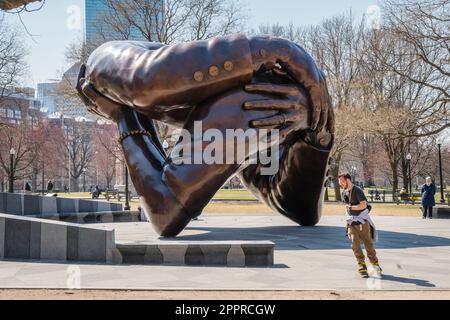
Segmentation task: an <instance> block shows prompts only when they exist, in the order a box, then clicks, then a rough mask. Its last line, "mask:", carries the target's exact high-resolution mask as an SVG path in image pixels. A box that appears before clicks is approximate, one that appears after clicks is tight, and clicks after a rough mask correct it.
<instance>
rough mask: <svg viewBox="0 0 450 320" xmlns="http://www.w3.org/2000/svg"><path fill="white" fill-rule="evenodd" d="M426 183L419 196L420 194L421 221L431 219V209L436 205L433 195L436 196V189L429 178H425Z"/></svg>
mask: <svg viewBox="0 0 450 320" xmlns="http://www.w3.org/2000/svg"><path fill="white" fill-rule="evenodd" d="M425 181H426V183H425V184H424V185H423V186H422V190H421V194H422V207H423V216H422V219H425V218H426V217H427V212H428V218H430V219H432V218H433V207H434V206H435V205H436V202H435V200H434V195H435V194H436V187H435V186H434V184H433V181H432V180H431V177H426V180H425Z"/></svg>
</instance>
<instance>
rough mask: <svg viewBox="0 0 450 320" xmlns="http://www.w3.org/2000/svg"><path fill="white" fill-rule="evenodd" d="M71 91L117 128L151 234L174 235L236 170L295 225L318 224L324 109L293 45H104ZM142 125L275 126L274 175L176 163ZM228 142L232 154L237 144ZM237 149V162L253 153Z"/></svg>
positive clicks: (237, 40) (323, 95) (311, 73)
mask: <svg viewBox="0 0 450 320" xmlns="http://www.w3.org/2000/svg"><path fill="white" fill-rule="evenodd" d="M219 66H223V69H222V70H221V68H220V67H219ZM77 89H78V91H79V92H80V94H81V95H82V98H83V101H84V102H85V103H86V104H87V106H88V108H89V110H90V111H92V112H94V113H96V114H98V115H101V116H104V117H107V118H109V119H112V120H114V121H116V122H117V124H118V128H119V132H120V133H121V135H122V136H124V137H125V138H124V139H122V147H123V152H124V156H125V159H126V163H127V166H128V168H129V172H130V175H131V179H132V181H133V183H134V186H135V188H136V191H137V192H138V194H139V195H140V198H141V203H142V206H143V208H144V210H145V212H146V213H147V215H148V216H149V218H150V220H151V222H152V224H153V225H154V227H155V229H156V230H157V231H158V232H159V233H160V234H161V235H163V236H175V235H177V234H178V233H179V232H181V231H182V230H183V228H184V227H185V226H186V225H187V224H188V223H189V221H190V219H192V218H193V217H196V216H198V215H199V214H201V211H202V210H203V208H204V207H205V206H206V204H207V203H208V202H209V201H210V199H211V198H212V197H213V195H214V194H215V193H216V191H217V190H218V189H219V188H220V187H221V186H222V185H223V184H224V183H225V182H226V181H227V179H228V178H229V177H231V176H232V175H234V174H236V173H239V174H240V176H241V178H242V180H243V182H244V183H245V184H246V186H247V187H248V188H249V189H250V190H251V191H252V192H253V193H254V194H256V195H257V196H258V197H259V198H261V199H262V200H264V201H265V202H266V203H267V204H268V205H269V206H271V207H272V208H273V209H274V210H276V211H278V212H280V213H281V214H283V215H285V216H287V217H289V218H290V219H292V220H294V221H296V222H297V223H299V224H301V225H314V224H316V223H317V222H318V220H319V219H320V213H321V204H322V192H323V190H324V188H323V184H324V181H325V173H326V171H327V166H328V158H329V153H330V149H331V146H332V143H333V130H334V128H333V110H332V107H331V102H330V98H329V95H328V92H327V88H326V83H325V79H324V77H323V74H322V72H321V71H320V70H319V69H318V68H317V66H316V65H315V63H314V61H313V60H312V58H311V57H310V56H309V55H308V54H307V53H306V52H305V51H304V50H303V49H302V48H301V47H299V46H298V45H296V44H294V43H292V42H290V41H288V40H285V39H280V38H273V37H253V38H247V37H245V36H243V35H233V36H227V37H218V38H213V39H211V40H208V41H194V42H188V43H181V44H176V45H171V46H164V45H161V44H155V43H146V42H136V41H113V42H109V43H106V44H104V45H102V46H100V47H99V48H97V49H96V50H95V51H94V52H93V53H92V55H91V56H90V58H89V60H88V62H87V65H86V68H85V69H84V67H82V69H81V70H80V80H79V83H78V86H77ZM152 119H155V120H160V121H164V122H166V123H168V124H171V125H174V126H177V127H182V128H184V129H185V130H186V131H187V132H193V131H194V123H195V122H196V121H201V123H202V124H203V127H202V130H203V132H204V131H206V130H208V129H217V130H219V131H220V132H225V131H226V130H227V129H243V130H246V129H249V128H256V129H259V128H278V129H280V139H281V141H280V152H279V154H278V158H277V160H279V169H278V172H277V173H275V174H272V175H263V174H261V170H262V165H261V164H260V163H257V164H245V163H243V162H242V161H241V162H239V161H235V162H233V163H231V164H222V163H213V164H205V163H201V164H179V163H178V162H177V161H176V160H177V156H178V155H177V154H175V153H174V151H172V153H171V154H170V155H166V154H165V151H164V149H163V148H162V146H161V142H160V141H159V137H158V134H157V133H156V130H155V128H154V124H153V121H152ZM130 132H145V133H150V134H128V133H130ZM183 143H186V141H179V142H178V143H177V145H176V146H175V148H174V150H176V148H177V147H180V146H183ZM232 143H234V144H236V145H235V149H234V150H236V149H237V147H238V146H237V144H238V143H246V142H245V141H244V142H239V141H233V142H232ZM207 145H208V144H207V143H205V142H202V144H201V148H200V149H199V150H194V151H192V154H189V155H188V156H190V157H191V158H192V157H196V156H198V154H196V153H199V152H200V153H203V152H204V151H205V149H206V147H207ZM245 150H246V154H245V156H246V157H249V156H251V155H252V152H253V153H254V152H256V151H261V150H255V147H254V146H253V149H252V146H249V148H246V149H245ZM236 160H237V159H236Z"/></svg>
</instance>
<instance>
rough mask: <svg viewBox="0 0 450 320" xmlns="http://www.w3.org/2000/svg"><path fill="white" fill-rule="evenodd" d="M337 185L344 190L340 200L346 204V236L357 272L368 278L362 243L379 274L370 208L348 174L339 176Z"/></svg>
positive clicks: (374, 230)
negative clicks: (350, 244)
mask: <svg viewBox="0 0 450 320" xmlns="http://www.w3.org/2000/svg"><path fill="white" fill-rule="evenodd" d="M339 185H340V186H341V187H342V188H343V189H344V190H343V192H342V199H343V201H344V203H345V204H346V213H347V236H348V238H349V239H350V241H351V243H352V250H353V253H354V254H355V257H356V260H357V261H358V266H359V268H358V272H359V274H360V275H361V276H362V277H368V273H367V265H366V261H365V256H364V252H363V250H362V248H361V242H362V243H364V247H365V248H366V251H367V256H368V258H369V260H370V263H371V264H372V266H373V269H374V271H375V272H376V273H378V274H381V271H382V270H381V268H380V265H379V264H378V258H377V255H376V251H375V248H374V245H373V242H374V241H376V238H377V234H376V229H375V225H374V223H373V221H372V219H371V218H370V216H369V210H370V209H371V207H370V206H369V205H368V201H367V198H366V196H365V195H364V192H363V191H362V190H361V189H360V188H359V187H357V186H355V185H353V183H352V177H351V176H350V174H348V173H344V174H340V175H339Z"/></svg>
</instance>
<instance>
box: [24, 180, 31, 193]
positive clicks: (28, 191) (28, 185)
mask: <svg viewBox="0 0 450 320" xmlns="http://www.w3.org/2000/svg"><path fill="white" fill-rule="evenodd" d="M25 192H26V193H31V185H30V183H29V182H28V181H27V182H26V183H25Z"/></svg>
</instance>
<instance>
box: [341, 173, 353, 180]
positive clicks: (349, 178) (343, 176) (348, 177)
mask: <svg viewBox="0 0 450 320" xmlns="http://www.w3.org/2000/svg"><path fill="white" fill-rule="evenodd" d="M338 178H344V179H348V180H350V181H352V176H351V175H350V173H341V174H340V175H338Z"/></svg>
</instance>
